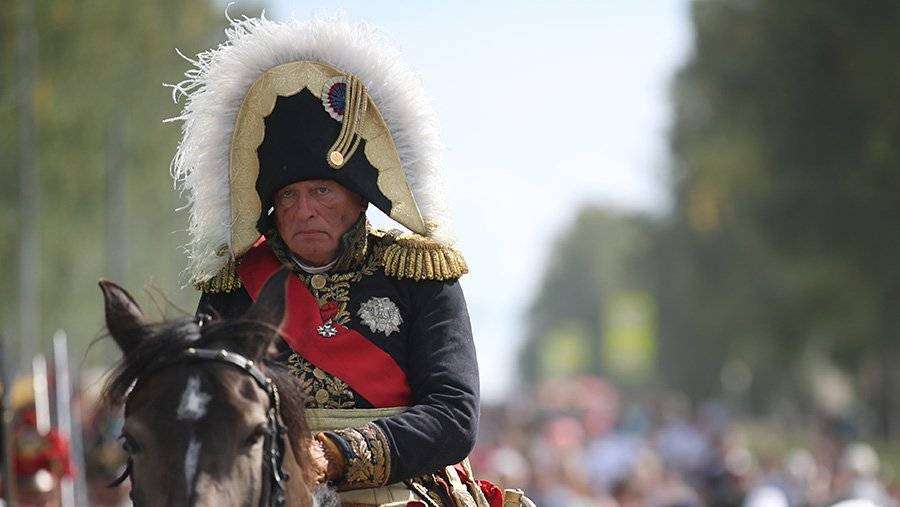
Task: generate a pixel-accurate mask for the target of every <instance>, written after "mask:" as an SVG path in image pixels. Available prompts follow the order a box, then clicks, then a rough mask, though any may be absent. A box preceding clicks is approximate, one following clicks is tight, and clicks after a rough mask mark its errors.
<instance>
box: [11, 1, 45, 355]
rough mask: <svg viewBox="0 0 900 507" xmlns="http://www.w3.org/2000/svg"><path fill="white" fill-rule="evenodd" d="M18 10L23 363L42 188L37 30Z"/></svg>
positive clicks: (24, 6) (29, 10) (35, 338)
mask: <svg viewBox="0 0 900 507" xmlns="http://www.w3.org/2000/svg"><path fill="white" fill-rule="evenodd" d="M17 4H18V5H20V9H21V10H20V12H19V16H18V19H19V23H18V26H17V31H18V33H17V38H16V40H17V45H16V69H17V72H16V75H17V77H18V79H19V83H18V87H17V89H16V92H17V94H16V101H17V106H18V113H19V114H18V116H19V121H18V126H17V130H18V134H19V163H18V173H19V227H20V238H19V336H18V339H19V342H20V343H21V350H22V354H23V355H22V358H21V359H24V360H25V361H29V360H31V358H32V357H34V356H35V354H36V352H37V346H36V344H37V343H38V342H40V341H42V340H41V298H40V291H39V288H40V265H41V236H40V232H41V230H40V227H41V216H40V213H41V187H40V183H41V182H40V177H39V173H38V167H37V151H38V150H37V128H36V125H35V120H34V84H35V80H36V77H35V75H36V73H37V42H38V41H37V30H36V29H35V21H34V0H23V1H20V2H17Z"/></svg>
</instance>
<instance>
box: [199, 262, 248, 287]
mask: <svg viewBox="0 0 900 507" xmlns="http://www.w3.org/2000/svg"><path fill="white" fill-rule="evenodd" d="M240 286H241V279H240V277H239V276H238V274H237V262H235V260H234V259H230V260H229V261H228V264H226V265H224V266H222V269H220V270H219V272H218V273H216V276H214V277H212V278H210V279H209V280H206V281H205V282H197V283H195V284H194V287H195V288H196V289H197V290H199V291H203V292H207V293H210V294H216V293H219V292H231V291H233V290H235V289H237V288H239V287H240Z"/></svg>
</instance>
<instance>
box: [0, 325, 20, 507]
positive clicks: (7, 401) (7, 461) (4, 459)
mask: <svg viewBox="0 0 900 507" xmlns="http://www.w3.org/2000/svg"><path fill="white" fill-rule="evenodd" d="M6 340H7V337H6V333H3V335H0V384H2V385H3V392H2V397H0V443H2V445H0V465H2V466H0V476H2V477H0V478H2V479H3V482H2V484H0V489H2V490H3V498H5V499H6V504H7V505H10V506H12V505H17V503H16V480H15V474H14V473H13V463H14V461H15V456H14V453H13V441H12V439H13V431H12V425H13V416H14V415H15V414H14V413H13V408H12V384H13V379H14V378H15V377H16V376H15V374H14V373H13V372H12V370H11V367H12V365H11V364H10V363H11V362H12V361H10V360H9V357H10V350H9V349H10V348H11V347H9V345H8V343H7V342H6Z"/></svg>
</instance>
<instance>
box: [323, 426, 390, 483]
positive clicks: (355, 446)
mask: <svg viewBox="0 0 900 507" xmlns="http://www.w3.org/2000/svg"><path fill="white" fill-rule="evenodd" d="M335 433H336V434H338V435H339V436H340V437H341V438H343V439H344V440H346V441H347V444H349V445H350V449H351V450H352V451H353V454H354V455H353V456H346V458H347V464H346V465H347V466H346V469H345V472H344V478H343V480H342V481H341V483H340V484H338V489H360V488H377V487H380V486H384V485H385V484H387V481H388V478H389V476H390V474H391V453H390V448H389V447H388V441H387V437H386V436H385V435H384V433H383V432H382V431H381V428H379V427H378V426H377V425H375V424H373V423H369V424H367V425H365V426H362V427H360V428H346V429H342V430H337V431H335Z"/></svg>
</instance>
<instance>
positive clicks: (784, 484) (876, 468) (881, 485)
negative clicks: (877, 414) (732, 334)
mask: <svg viewBox="0 0 900 507" xmlns="http://www.w3.org/2000/svg"><path fill="white" fill-rule="evenodd" d="M84 385H87V386H94V388H93V389H92V388H90V387H89V388H88V389H85V390H79V391H78V394H77V396H76V400H75V402H76V403H75V404H74V406H76V407H80V410H78V411H77V412H78V414H80V416H79V417H78V420H77V422H78V424H76V425H75V427H76V428H77V427H80V428H82V430H81V434H82V435H83V438H82V439H81V440H80V441H77V442H71V440H70V438H68V437H67V436H66V435H64V434H61V433H60V432H58V431H56V430H55V429H50V430H49V431H48V430H47V429H46V428H44V429H41V428H40V426H41V424H40V422H39V421H38V419H39V416H38V414H37V411H36V410H35V408H36V407H35V404H34V399H33V397H30V395H29V392H30V391H31V389H30V382H29V381H27V380H23V382H22V383H21V384H20V386H19V387H20V389H16V386H14V393H13V394H14V396H13V400H14V407H13V408H14V409H15V417H14V425H13V428H12V436H13V440H14V441H13V446H12V448H13V451H14V457H15V466H16V468H17V470H18V474H17V477H16V483H17V490H18V503H17V504H18V505H22V506H40V507H44V506H55V505H59V504H60V497H61V495H63V494H64V488H65V485H66V484H67V482H68V484H69V485H70V487H72V488H74V482H75V481H76V480H81V481H83V482H82V485H81V488H79V492H80V494H81V495H82V497H81V498H82V500H83V502H84V503H87V504H89V505H97V506H124V505H130V503H129V501H128V498H127V491H128V490H127V481H126V483H125V484H123V485H119V486H116V487H108V486H109V484H110V483H111V482H113V481H114V480H115V479H116V477H117V476H118V475H119V474H120V472H121V471H122V467H123V465H124V459H125V456H124V454H123V453H122V450H121V446H120V443H119V441H118V437H119V434H120V432H121V424H122V420H121V417H120V416H119V414H117V413H113V412H110V411H109V410H108V409H106V408H104V406H103V405H102V404H100V403H98V402H97V397H96V393H94V391H95V390H96V387H97V386H99V382H98V381H96V380H92V381H88V382H86V383H84ZM17 393H18V394H17ZM22 393H24V394H22ZM848 435H849V432H847V431H846V429H845V428H842V427H841V425H839V424H833V421H824V420H813V421H811V422H809V423H808V424H804V425H802V427H797V428H794V429H793V431H792V430H791V429H785V428H778V429H773V428H769V429H768V430H767V429H766V428H765V427H763V426H754V425H752V424H749V423H747V422H746V421H741V420H740V418H738V417H735V416H734V415H733V414H731V413H729V411H728V410H727V409H726V408H725V406H724V405H723V404H717V403H707V404H704V405H701V406H698V407H697V408H692V407H691V405H690V403H689V402H688V401H687V400H686V399H685V398H683V397H680V396H678V395H675V394H671V393H663V394H661V393H648V392H623V391H620V390H619V389H617V388H616V387H615V386H613V385H612V384H610V383H609V382H606V381H605V380H603V379H600V378H597V377H585V378H577V379H568V380H555V381H549V382H545V383H543V384H541V385H539V386H537V387H536V388H534V389H533V390H531V391H529V392H527V393H525V394H523V395H521V396H520V397H518V399H517V400H516V401H515V402H508V403H504V404H500V405H487V406H485V407H483V408H482V420H481V434H480V435H479V443H478V446H477V447H476V449H475V452H474V453H473V455H472V457H471V460H472V463H473V466H474V467H475V471H476V474H477V475H478V476H479V477H480V478H483V479H487V480H490V481H492V482H495V483H497V484H500V485H502V486H504V487H521V488H524V489H525V490H526V491H527V493H528V495H529V496H530V497H531V498H533V499H534V500H535V502H536V504H537V505H540V506H552V507H568V506H572V507H580V506H602V507H615V506H621V507H632V506H646V507H693V506H705V505H709V506H723V507H727V506H746V507H801V506H826V505H835V504H837V503H840V502H844V501H848V500H851V501H854V503H851V504H849V505H853V506H855V507H864V506H871V505H877V506H884V507H894V506H900V502H898V499H900V488H898V483H897V481H896V480H895V479H894V477H893V475H894V474H893V470H892V469H891V467H890V466H888V465H887V464H886V463H884V462H883V460H882V459H881V458H880V457H879V455H878V453H877V452H876V450H875V449H874V448H873V447H872V446H870V445H869V444H866V443H863V442H860V441H857V440H855V439H854V438H853V437H849V436H848ZM72 443H75V444H77V445H72ZM79 448H81V449H82V451H81V452H78V450H79ZM70 451H71V452H70ZM82 472H83V473H82ZM83 502H78V501H76V503H77V504H82V503H83ZM0 505H2V500H0Z"/></svg>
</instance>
